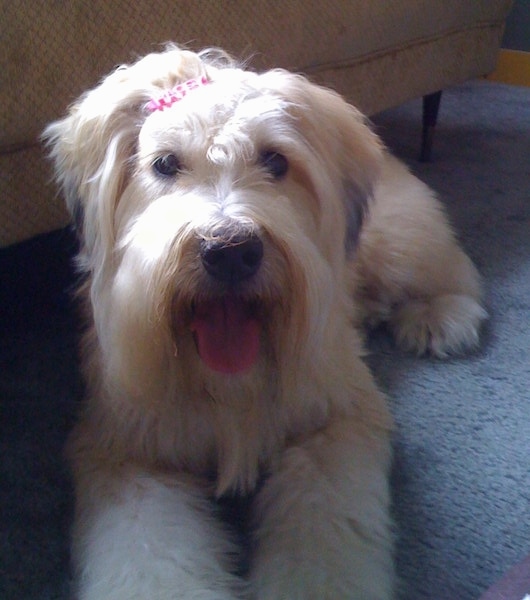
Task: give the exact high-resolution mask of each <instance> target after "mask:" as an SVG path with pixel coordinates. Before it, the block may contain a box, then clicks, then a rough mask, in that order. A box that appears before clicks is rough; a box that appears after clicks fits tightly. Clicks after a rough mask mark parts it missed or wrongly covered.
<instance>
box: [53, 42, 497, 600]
mask: <svg viewBox="0 0 530 600" xmlns="http://www.w3.org/2000/svg"><path fill="white" fill-rule="evenodd" d="M44 138H45V140H46V142H47V144H48V146H49V149H50V155H51V157H52V160H53V162H54V166H55V172H56V179H57V181H58V184H59V185H60V187H61V188H62V190H63V192H64V195H65V198H66V202H67V205H68V208H69V210H70V212H71V215H72V218H73V221H74V223H75V226H76V228H77V231H78V233H79V238H80V246H81V248H80V253H79V257H78V265H79V268H80V270H81V271H82V273H84V281H83V284H82V286H81V290H80V294H81V296H82V297H83V298H84V304H85V306H86V308H87V311H86V312H87V320H88V326H87V333H86V336H85V340H84V345H83V348H84V349H83V357H84V360H83V364H84V368H85V373H86V381H87V396H88V397H87V402H86V406H85V407H84V410H83V412H82V414H81V415H80V419H79V423H78V425H77V426H76V428H75V430H74V431H73V433H72V435H71V439H70V441H69V444H68V448H69V449H68V453H69V456H70V460H71V464H72V468H73V473H74V478H75V485H76V491H77V501H76V515H75V523H74V530H73V560H74V565H75V572H76V576H75V577H76V594H77V597H78V598H80V599H83V600H92V599H93V600H110V599H113V600H114V599H115V600H118V599H120V600H131V599H134V598H138V599H160V600H162V599H164V600H165V599H176V598H183V599H191V598H196V599H201V600H206V599H215V600H228V599H235V598H254V599H259V600H265V599H275V600H279V599H282V600H289V599H292V600H294V599H304V600H308V599H318V600H322V599H333V600H337V599H339V598H340V599H342V598H345V599H346V598H352V599H362V600H372V599H373V600H375V599H377V600H388V599H390V598H392V597H393V594H394V591H395V587H396V581H395V580H396V576H395V573H394V566H393V562H394V560H393V537H394V531H393V525H392V522H391V518H390V514H389V506H390V491H389V482H388V474H389V468H390V465H391V456H392V452H391V435H392V429H393V423H392V417H391V415H390V413H389V410H388V408H387V406H386V403H385V399H384V397H383V395H382V393H381V392H380V391H378V389H377V387H376V385H375V384H374V381H373V379H372V376H371V374H370V372H369V371H368V369H367V367H366V365H365V364H364V362H363V359H362V356H363V341H362V334H361V326H362V325H363V323H368V324H369V325H374V324H376V323H380V322H381V323H382V322H384V323H387V325H388V327H389V328H390V330H391V331H392V332H393V333H394V334H395V338H396V340H397V343H398V344H399V345H400V346H402V347H404V348H407V349H409V350H412V351H415V352H417V353H419V354H423V353H432V354H433V355H435V356H440V357H444V356H446V355H447V354H452V353H456V352H461V351H464V350H467V349H469V348H472V347H474V346H476V344H477V342H478V339H479V330H480V325H481V322H482V321H483V319H484V318H485V316H486V314H485V311H484V309H483V308H482V305H481V286H480V281H479V275H478V274H477V271H476V269H475V267H474V266H473V264H472V262H471V261H470V259H469V258H468V257H467V255H466V254H465V253H464V252H463V250H462V249H461V248H460V247H459V245H458V243H457V242H456V240H455V236H454V234H453V232H452V230H451V228H450V226H449V224H448V221H447V218H446V217H445V215H444V212H443V210H442V208H441V205H440V203H439V202H438V200H437V199H436V198H435V195H434V193H433V192H432V191H431V190H430V189H429V188H428V187H427V186H425V185H424V184H423V183H421V182H420V181H419V180H418V179H416V178H415V177H414V176H413V175H412V174H411V173H410V172H409V171H408V170H407V168H406V167H405V166H404V165H403V164H402V163H401V162H399V161H398V160H397V159H395V158H393V157H392V156H391V155H390V154H389V152H388V151H387V150H386V149H385V148H384V146H383V144H382V142H381V141H380V139H379V138H378V136H377V135H376V134H375V133H374V132H373V130H372V128H371V127H370V126H369V124H368V122H367V120H366V119H365V118H364V117H363V116H362V115H361V114H360V113H359V112H358V111H357V110H356V109H355V108H354V107H353V106H351V105H349V104H348V103H347V102H346V101H345V100H344V99H342V98H341V97H340V96H339V95H338V94H336V93H335V92H333V91H330V90H328V89H325V88H322V87H319V86H317V85H315V84H313V83H311V82H310V81H308V80H307V79H306V78H304V77H303V76H301V75H298V74H293V73H290V72H287V71H284V70H279V69H276V70H271V71H267V72H263V73H255V72H251V71H249V70H246V69H245V68H244V67H243V66H241V65H240V64H238V63H237V61H235V60H234V59H232V58H231V57H230V56H228V55H227V54H225V53H224V52H222V51H221V50H209V51H204V52H200V53H194V52H191V51H189V50H186V49H182V48H179V47H177V46H169V47H167V48H166V49H165V50H163V51H161V52H157V53H152V54H149V55H147V56H145V57H143V58H141V59H139V60H137V61H136V62H135V63H133V64H131V65H128V66H122V67H119V68H118V69H117V70H115V71H114V72H113V73H111V74H110V75H108V76H107V77H106V78H105V79H103V80H102V82H101V83H100V84H99V85H98V86H97V87H96V88H95V89H93V90H91V91H89V92H87V93H86V94H85V95H83V96H82V97H81V98H80V99H79V100H78V101H77V102H76V103H74V104H73V106H72V107H71V108H70V111H69V113H68V114H67V116H66V117H65V118H64V119H62V120H60V121H57V122H55V123H52V124H51V125H49V126H48V128H47V129H46V131H45V133H44ZM231 497H246V498H248V503H249V516H248V522H247V523H246V526H247V527H246V533H247V536H248V540H249V546H250V547H249V549H248V557H249V558H248V563H249V564H248V568H247V569H246V571H245V572H243V573H242V572H241V571H242V570H241V569H240V568H239V569H238V564H239V563H238V560H239V559H238V556H239V554H238V552H240V550H241V549H240V547H239V546H238V539H237V537H236V536H235V534H234V532H233V531H231V529H230V527H229V524H227V523H226V521H225V520H223V519H222V518H220V514H219V510H220V509H219V502H218V500H219V499H223V498H231Z"/></svg>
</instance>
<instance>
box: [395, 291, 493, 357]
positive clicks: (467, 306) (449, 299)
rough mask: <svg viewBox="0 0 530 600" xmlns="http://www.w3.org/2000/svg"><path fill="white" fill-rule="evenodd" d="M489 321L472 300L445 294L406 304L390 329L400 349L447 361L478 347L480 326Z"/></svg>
mask: <svg viewBox="0 0 530 600" xmlns="http://www.w3.org/2000/svg"><path fill="white" fill-rule="evenodd" d="M486 317H487V313H486V311H485V310H484V309H483V308H482V306H480V304H479V303H478V302H477V301H476V300H475V299H474V298H472V297H471V296H465V295H459V294H444V295H441V296H436V297H434V298H429V299H427V300H411V301H409V302H406V303H405V304H403V305H402V306H400V307H398V308H397V310H396V312H395V313H394V315H393V316H392V318H391V321H390V326H391V329H392V331H393V333H394V335H395V337H396V341H397V343H398V345H399V346H400V347H401V348H403V349H405V350H409V351H413V352H416V353H418V354H425V353H431V354H433V355H434V356H437V357H438V358H446V357H447V356H448V355H450V354H459V353H462V352H464V351H466V350H470V349H472V348H474V347H476V346H477V345H478V341H479V330H480V325H481V323H482V321H483V320H484V319H485V318H486Z"/></svg>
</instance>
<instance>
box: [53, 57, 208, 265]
mask: <svg viewBox="0 0 530 600" xmlns="http://www.w3.org/2000/svg"><path fill="white" fill-rule="evenodd" d="M202 75H204V64H203V62H202V61H201V59H200V57H199V56H198V55H197V54H195V53H193V52H189V51H183V50H179V49H177V48H172V49H169V50H168V51H166V52H163V53H159V54H150V55H147V56H146V57H144V58H142V59H141V60H139V61H138V62H136V63H134V64H132V65H130V66H121V67H118V68H117V69H116V70H115V71H114V72H112V73H111V74H110V75H108V76H107V77H106V78H105V79H103V80H102V82H101V83H100V84H99V85H98V86H97V87H96V88H94V89H93V90H91V91H89V92H87V93H86V94H84V95H83V96H81V98H80V99H79V100H78V101H77V102H76V103H74V104H73V105H72V106H71V108H70V110H69V113H68V115H67V116H66V117H65V118H64V119H62V120H60V121H57V122H55V123H52V124H51V125H49V126H48V127H47V129H46V130H45V131H44V133H43V139H44V141H45V143H46V144H47V145H48V147H49V148H50V155H51V158H52V160H53V162H54V166H55V174H56V179H57V181H58V183H59V185H60V186H61V187H62V190H63V193H64V195H65V199H66V203H67V207H68V209H69V211H70V214H71V215H72V217H73V221H74V224H75V226H76V227H77V228H78V233H79V235H80V237H81V241H82V244H83V248H84V253H85V255H86V258H90V256H91V255H92V254H93V253H94V252H95V251H96V249H97V248H100V249H103V248H106V249H107V251H111V250H112V248H113V245H114V244H113V242H114V239H113V227H112V225H113V213H114V210H115V207H116V204H117V200H118V198H119V196H120V194H121V192H122V191H123V188H124V186H125V184H126V181H127V177H128V174H129V169H130V166H131V158H132V157H133V156H134V154H135V152H136V143H137V137H138V133H139V131H140V128H141V125H142V123H143V121H144V120H145V118H146V117H147V115H148V112H147V111H146V105H147V104H148V102H149V101H150V99H151V98H153V97H156V96H157V95H160V93H161V92H162V91H165V90H168V89H171V88H172V87H173V86H175V85H176V84H178V83H180V82H181V81H186V80H188V79H192V78H194V77H199V76H202ZM103 238H105V239H103ZM99 242H101V243H99ZM100 258H101V257H100Z"/></svg>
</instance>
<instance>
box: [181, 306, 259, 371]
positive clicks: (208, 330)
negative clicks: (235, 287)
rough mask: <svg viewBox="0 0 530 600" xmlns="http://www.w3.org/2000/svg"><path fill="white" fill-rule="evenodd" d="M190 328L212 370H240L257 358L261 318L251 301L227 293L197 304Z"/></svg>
mask: <svg viewBox="0 0 530 600" xmlns="http://www.w3.org/2000/svg"><path fill="white" fill-rule="evenodd" d="M191 330H192V331H193V333H194V337H195V343H196V345H197V351H198V353H199V356H200V357H201V360H202V361H203V362H204V363H205V364H206V365H207V366H208V367H209V368H210V369H213V370H214V371H218V372H220V373H226V374H234V373H240V372H242V371H246V370H247V369H249V368H250V367H252V366H253V365H254V363H255V362H256V360H257V358H258V354H259V350H260V338H261V320H260V319H259V318H258V315H257V310H256V306H255V303H253V302H249V301H246V300H242V299H241V298H238V297H237V296H232V295H226V296H223V297H221V298H216V299H210V300H206V301H202V302H199V303H196V304H195V305H194V314H193V318H192V321H191Z"/></svg>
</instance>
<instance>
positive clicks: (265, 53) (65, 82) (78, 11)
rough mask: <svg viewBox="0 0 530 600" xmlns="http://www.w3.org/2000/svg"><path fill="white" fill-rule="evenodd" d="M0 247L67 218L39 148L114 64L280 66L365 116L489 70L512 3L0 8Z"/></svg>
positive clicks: (314, 1)
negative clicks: (181, 48)
mask: <svg viewBox="0 0 530 600" xmlns="http://www.w3.org/2000/svg"><path fill="white" fill-rule="evenodd" d="M0 2H1V7H2V20H1V21H0V122H1V126H0V245H5V244H9V243H13V242H15V241H18V240H21V239H24V238H26V237H29V236H31V235H34V234H36V233H40V232H44V231H48V230H51V229H53V228H56V227H60V226H62V225H64V224H65V223H66V222H67V220H68V217H67V215H66V214H65V212H64V209H63V207H62V200H61V199H60V198H58V197H57V196H56V194H55V189H54V186H53V185H52V184H51V183H50V176H51V173H50V171H49V170H48V167H47V165H46V164H45V162H44V160H43V156H42V150H41V148H40V147H39V145H38V136H39V134H40V133H41V131H42V129H43V128H44V126H45V124H46V123H47V122H49V121H50V120H53V119H55V118H57V117H58V116H60V115H61V114H63V113H64V111H65V109H66V107H67V105H68V104H69V103H70V102H72V101H73V100H74V99H75V97H77V96H78V95H79V94H80V93H81V92H82V91H83V90H85V89H87V88H88V87H91V86H94V85H95V84H96V83H97V81H98V80H99V78H100V77H101V76H102V75H104V74H106V73H107V72H108V71H110V70H111V69H112V68H113V66H114V65H117V64H120V63H123V62H130V61H131V60H134V59H135V57H137V56H139V55H142V54H144V53H146V52H149V51H154V50H158V49H160V48H161V47H162V45H163V43H164V42H166V41H170V40H173V41H177V42H179V43H181V44H182V43H185V44H187V45H189V46H190V47H191V48H192V49H199V48H202V47H205V46H222V47H223V48H225V49H227V50H229V51H230V52H232V53H233V54H234V55H236V56H240V57H243V58H250V59H251V62H250V64H251V65H252V66H253V67H256V68H267V67H270V66H283V67H287V68H290V69H294V70H298V71H302V72H304V73H307V74H309V75H310V76H311V77H312V78H313V79H315V80H316V81H319V82H322V83H325V84H326V85H329V86H331V87H334V88H336V89H338V90H339V91H340V92H341V93H343V94H344V95H346V96H347V97H348V99H349V100H351V101H352V102H354V103H355V104H357V105H358V106H359V107H360V108H361V109H362V110H363V111H365V112H366V113H368V114H373V113H374V112H377V111H379V110H382V109H384V108H387V107H389V106H392V105H395V104H398V103H400V102H403V101H404V100H406V99H409V98H412V97H415V96H420V95H422V94H425V93H428V92H432V91H435V90H437V89H441V88H443V87H446V86H448V85H451V84H454V83H457V82H460V81H463V80H465V79H467V78H470V77H475V76H477V75H481V74H485V73H487V72H489V71H490V70H492V69H493V67H494V64H495V59H496V54H497V51H498V47H499V41H500V36H501V34H502V29H503V25H504V19H505V17H506V14H507V11H508V9H509V7H510V5H511V0H474V1H473V2H462V1H461V0H445V1H444V2H441V1H438V0H437V1H435V2H433V1H431V0H408V1H406V0H388V1H382V0H381V1H371V2H366V1H364V0H353V1H346V0H343V1H332V0H290V2H284V1H281V0H254V1H252V2H251V1H250V0H248V1H247V0H244V1H234V0H225V1H218V2H213V1H212V0H159V1H157V2H145V1H144V0H136V1H135V2H131V1H130V0H92V1H91V2H86V1H85V0H69V1H68V2H56V1H51V0H49V1H39V2H32V1H30V0H25V1H22V2H8V1H7V0H0Z"/></svg>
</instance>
